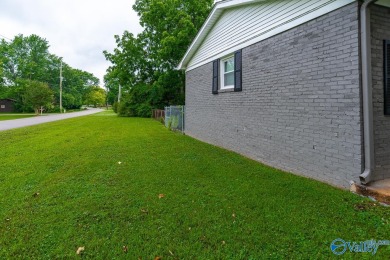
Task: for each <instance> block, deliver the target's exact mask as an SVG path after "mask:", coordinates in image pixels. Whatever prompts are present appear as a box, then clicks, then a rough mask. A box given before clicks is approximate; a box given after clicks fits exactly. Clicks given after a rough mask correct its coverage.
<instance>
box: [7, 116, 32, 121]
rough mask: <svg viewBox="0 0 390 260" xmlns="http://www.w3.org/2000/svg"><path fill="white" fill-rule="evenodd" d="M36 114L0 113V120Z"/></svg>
mask: <svg viewBox="0 0 390 260" xmlns="http://www.w3.org/2000/svg"><path fill="white" fill-rule="evenodd" d="M33 116H35V115H34V114H0V121H4V120H12V119H20V118H26V117H33Z"/></svg>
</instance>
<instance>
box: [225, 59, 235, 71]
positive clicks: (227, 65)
mask: <svg viewBox="0 0 390 260" xmlns="http://www.w3.org/2000/svg"><path fill="white" fill-rule="evenodd" d="M224 64H225V72H230V71H233V70H234V59H233V58H231V59H228V60H227V61H225V62H224Z"/></svg>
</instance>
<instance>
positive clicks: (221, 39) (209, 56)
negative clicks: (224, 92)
mask: <svg viewBox="0 0 390 260" xmlns="http://www.w3.org/2000/svg"><path fill="white" fill-rule="evenodd" d="M254 2H255V3H252V4H246V5H241V6H236V7H233V8H230V9H229V8H228V9H226V10H224V11H223V12H222V14H221V16H220V17H219V20H217V22H216V23H215V24H214V26H213V27H212V28H211V30H210V31H209V32H208V33H207V35H206V36H205V38H204V40H203V42H202V44H201V45H200V46H199V47H198V49H197V50H196V52H195V54H194V55H193V56H192V57H187V59H189V61H188V64H187V66H186V68H187V70H191V69H193V68H196V67H199V66H201V65H203V64H205V63H207V62H210V61H212V60H214V59H216V58H220V57H223V56H225V55H227V54H229V53H232V52H234V51H235V50H238V49H241V48H244V47H247V46H249V45H251V44H254V43H256V42H259V41H261V40H264V39H267V38H269V37H271V36H273V35H276V34H278V33H281V32H283V31H286V30H288V29H291V28H293V27H296V26H298V25H300V24H303V23H305V22H307V21H310V20H312V19H315V18H317V17H319V16H321V15H324V14H326V13H329V12H331V11H333V10H335V9H338V8H340V7H342V6H345V5H347V4H350V3H352V2H354V0H290V1H286V0H270V1H258V2H256V1H254ZM190 53H191V52H189V55H191V54H190ZM185 58H186V57H185Z"/></svg>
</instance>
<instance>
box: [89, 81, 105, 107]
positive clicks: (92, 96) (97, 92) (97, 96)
mask: <svg viewBox="0 0 390 260" xmlns="http://www.w3.org/2000/svg"><path fill="white" fill-rule="evenodd" d="M85 102H86V104H88V105H93V106H94V107H101V106H104V104H105V102H106V91H105V90H104V89H102V88H100V87H97V86H95V87H91V88H90V89H89V91H88V93H87V94H86V97H85Z"/></svg>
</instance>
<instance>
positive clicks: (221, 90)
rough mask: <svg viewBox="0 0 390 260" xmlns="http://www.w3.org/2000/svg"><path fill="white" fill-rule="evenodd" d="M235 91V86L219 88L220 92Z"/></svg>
mask: <svg viewBox="0 0 390 260" xmlns="http://www.w3.org/2000/svg"><path fill="white" fill-rule="evenodd" d="M226 92H234V88H225V89H219V90H218V93H226Z"/></svg>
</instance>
